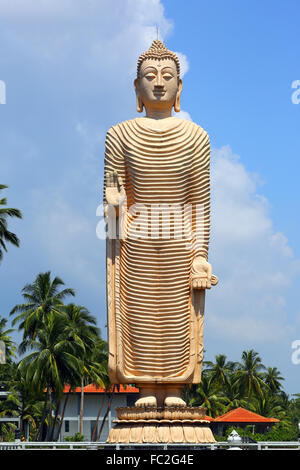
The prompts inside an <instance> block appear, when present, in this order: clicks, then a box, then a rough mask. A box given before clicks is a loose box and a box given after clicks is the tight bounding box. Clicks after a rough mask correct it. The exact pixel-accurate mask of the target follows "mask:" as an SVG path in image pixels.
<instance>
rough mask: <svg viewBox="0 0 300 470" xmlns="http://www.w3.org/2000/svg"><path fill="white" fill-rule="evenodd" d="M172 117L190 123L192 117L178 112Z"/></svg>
mask: <svg viewBox="0 0 300 470" xmlns="http://www.w3.org/2000/svg"><path fill="white" fill-rule="evenodd" d="M173 115H174V117H176V118H179V119H186V120H187V121H192V120H193V119H192V117H191V115H190V113H188V112H187V111H179V113H173Z"/></svg>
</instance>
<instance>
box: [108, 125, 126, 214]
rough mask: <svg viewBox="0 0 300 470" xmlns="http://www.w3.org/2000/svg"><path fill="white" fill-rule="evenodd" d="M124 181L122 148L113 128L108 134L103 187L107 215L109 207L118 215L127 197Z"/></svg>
mask: <svg viewBox="0 0 300 470" xmlns="http://www.w3.org/2000/svg"><path fill="white" fill-rule="evenodd" d="M123 181H125V169H124V157H123V152H122V147H121V144H120V140H119V138H118V134H117V132H116V131H115V129H114V127H112V128H110V129H109V131H108V132H107V134H106V140H105V159H104V185H103V204H104V211H105V213H107V207H108V205H111V206H114V207H115V209H116V210H117V213H118V208H119V206H120V205H121V204H122V203H123V202H124V200H125V197H126V193H125V187H124V184H123ZM117 215H118V214H117Z"/></svg>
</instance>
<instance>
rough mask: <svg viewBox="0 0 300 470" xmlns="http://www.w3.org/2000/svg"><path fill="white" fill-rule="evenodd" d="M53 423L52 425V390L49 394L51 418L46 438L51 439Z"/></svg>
mask: <svg viewBox="0 0 300 470" xmlns="http://www.w3.org/2000/svg"><path fill="white" fill-rule="evenodd" d="M51 425H52V393H51V390H50V394H49V420H48V426H47V434H46V440H47V441H49V439H50V438H49V436H50V431H51Z"/></svg>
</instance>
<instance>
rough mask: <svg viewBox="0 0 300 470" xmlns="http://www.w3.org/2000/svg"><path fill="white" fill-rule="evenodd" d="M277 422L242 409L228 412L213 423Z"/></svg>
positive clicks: (274, 419) (277, 420) (277, 421)
mask: <svg viewBox="0 0 300 470" xmlns="http://www.w3.org/2000/svg"><path fill="white" fill-rule="evenodd" d="M279 421H280V420H279V419H276V418H265V417H264V416H261V415H259V414H257V413H253V411H249V410H246V409H245V408H242V407H240V408H236V409H235V410H231V411H228V413H225V414H224V415H222V416H218V417H217V418H215V419H214V422H219V423H279Z"/></svg>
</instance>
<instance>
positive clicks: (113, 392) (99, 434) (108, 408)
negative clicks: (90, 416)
mask: <svg viewBox="0 0 300 470" xmlns="http://www.w3.org/2000/svg"><path fill="white" fill-rule="evenodd" d="M115 389H116V385H115V384H114V385H113V389H112V393H111V394H110V397H109V400H108V404H107V409H106V412H105V415H104V416H103V420H102V423H101V426H100V429H99V433H98V436H97V441H99V439H100V436H101V433H102V430H103V427H104V424H105V421H106V418H107V416H108V413H109V412H110V408H111V402H112V400H113V397H114V394H115Z"/></svg>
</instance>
